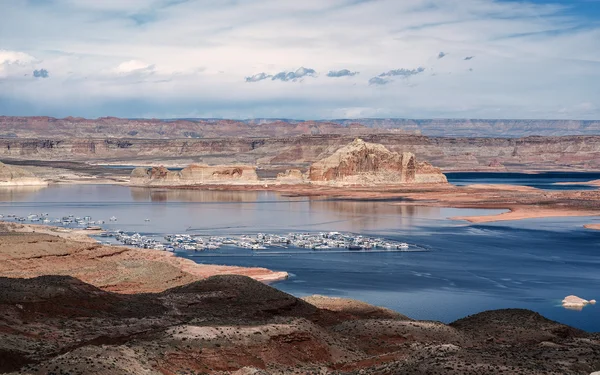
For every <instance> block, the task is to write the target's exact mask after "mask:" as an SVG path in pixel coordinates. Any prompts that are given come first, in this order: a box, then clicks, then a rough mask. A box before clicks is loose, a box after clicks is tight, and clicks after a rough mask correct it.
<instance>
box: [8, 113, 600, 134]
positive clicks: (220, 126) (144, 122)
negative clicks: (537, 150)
mask: <svg viewBox="0 0 600 375" xmlns="http://www.w3.org/2000/svg"><path fill="white" fill-rule="evenodd" d="M381 133H395V134H411V135H419V134H422V135H426V136H432V137H501V138H518V137H526V136H535V135H539V136H563V135H600V120H598V121H582V120H480V119H462V120H461V119H430V120H410V119H385V118H378V119H373V118H366V119H336V120H308V121H304V120H290V119H260V118H259V119H249V120H228V119H214V118H212V119H123V118H116V117H101V118H98V119H84V118H80V117H66V118H63V119H57V118H53V117H44V116H38V117H9V116H0V138H17V137H18V138H39V137H79V138H104V137H116V138H149V139H155V138H170V139H175V138H223V137H225V138H226V137H288V136H299V135H325V134H340V135H363V134H381Z"/></svg>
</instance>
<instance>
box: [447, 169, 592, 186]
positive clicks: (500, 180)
mask: <svg viewBox="0 0 600 375" xmlns="http://www.w3.org/2000/svg"><path fill="white" fill-rule="evenodd" d="M445 174H446V176H447V177H448V182H450V183H452V184H454V185H458V186H464V185H471V184H481V183H485V184H509V185H522V186H531V187H534V188H538V189H544V190H594V189H597V188H598V187H596V186H590V185H586V184H585V183H586V182H589V181H594V180H598V179H600V172H541V173H510V172H450V173H445ZM561 182H576V183H578V184H575V185H560V184H559V183H561Z"/></svg>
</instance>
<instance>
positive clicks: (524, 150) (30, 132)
mask: <svg viewBox="0 0 600 375" xmlns="http://www.w3.org/2000/svg"><path fill="white" fill-rule="evenodd" d="M398 124H403V123H400V122H397V123H390V122H377V123H375V122H368V121H365V123H364V124H361V123H353V124H348V123H344V122H343V121H339V122H290V121H276V122H275V123H273V122H268V121H267V122H261V121H256V122H252V121H246V122H244V121H192V120H189V121H187V120H186V121H184V120H177V121H160V120H123V119H115V118H104V119H98V120H85V119H77V118H67V119H51V118H11V117H2V118H0V131H1V132H2V134H4V138H2V139H0V159H1V160H2V161H3V162H5V164H6V165H7V166H6V167H5V168H4V171H5V173H4V179H5V181H6V184H8V185H10V186H20V184H21V183H23V182H25V181H36V182H37V181H42V182H43V183H50V184H74V183H77V184H96V183H104V184H121V185H129V186H132V187H140V186H141V187H157V188H161V189H164V188H168V189H178V190H180V191H185V190H189V189H193V190H211V191H215V190H216V191H261V190H268V191H274V192H276V193H278V194H282V195H286V196H307V197H330V198H336V199H341V200H374V201H382V202H385V203H386V204H390V205H425V206H437V207H457V208H494V209H504V210H506V212H504V213H501V214H499V215H495V216H487V217H486V216H478V217H456V218H454V219H456V220H466V221H469V222H474V223H477V222H489V221H498V220H519V219H527V218H538V217H552V216H554V217H556V216H564V217H566V216H600V205H598V202H599V201H600V190H598V189H596V190H586V191H577V190H556V191H545V190H540V189H535V188H529V187H518V186H511V185H486V184H481V185H471V186H464V187H459V186H454V185H451V184H448V183H447V179H446V176H445V175H444V174H443V172H444V171H451V170H468V171H476V170H485V171H507V170H512V171H532V172H533V171H536V170H544V169H552V170H562V169H564V170H593V169H600V164H599V163H600V137H598V136H592V135H587V134H588V130H589V129H592V130H593V129H594V127H595V126H597V125H596V124H595V123H593V122H590V123H587V122H586V123H583V122H580V123H577V124H575V123H574V124H573V126H574V127H575V128H576V129H579V131H581V133H582V135H576V136H573V135H568V136H553V137H525V138H518V137H516V138H508V137H507V138H472V137H471V138H450V137H444V138H442V137H431V136H426V135H422V134H421V132H422V130H423V132H424V130H425V129H430V130H429V131H431V132H432V133H435V131H432V130H431V129H435V127H436V126H437V125H435V123H434V122H431V123H420V124H419V123H416V125H415V126H416V128H410V127H399V126H396V125H398ZM267 125H268V126H267ZM472 125H473V124H470V125H469V126H472ZM496 125H497V124H496ZM538 125H539V126H541V127H542V125H541V124H538ZM555 125H556V124H550V125H547V126H555ZM469 126H466V127H465V126H463V125H460V126H458V125H457V128H456V129H457V130H456V131H457V134H458V133H461V132H465V131H466V130H465V129H467V128H468V127H469ZM473 126H483V125H481V124H479V125H473ZM506 126H509V127H511V129H513V130H514V131H515V133H516V135H519V134H517V133H519V130H518V128H519V126H518V124H516V123H510V124H506ZM544 126H546V125H544ZM460 129H462V130H460ZM50 130H52V131H50ZM490 131H491V130H490ZM461 134H462V133H461ZM520 135H523V134H520ZM520 135H519V136H520ZM357 137H360V139H357ZM111 166H112V167H111ZM116 166H121V167H119V168H115V167H116ZM134 167H137V168H134ZM32 179H35V180H32ZM11 184H12V185H11ZM40 188H43V187H40ZM587 227H588V228H590V229H600V228H598V226H597V225H596V224H593V225H589V226H587ZM89 233H90V232H88V231H84V230H68V229H59V228H53V227H47V226H35V225H28V224H27V225H26V224H16V223H3V224H1V225H0V260H1V262H0V372H2V373H10V374H32V375H33V374H36V375H37V374H51V373H52V374H128V373H135V374H138V373H146V374H168V375H172V374H223V375H224V374H238V375H244V374H248V375H249V374H257V375H260V374H396V373H402V374H422V373H431V374H487V373H505V374H589V373H591V372H593V371H598V370H600V336H599V335H598V334H597V333H596V334H592V333H586V332H583V331H580V330H578V329H575V328H572V327H568V326H566V325H563V324H559V323H556V322H553V321H550V320H547V319H546V318H544V317H542V316H541V315H539V314H537V313H534V312H532V311H527V310H517V309H512V310H496V311H487V312H483V313H480V314H477V315H474V316H469V317H465V318H464V319H460V320H458V321H455V322H453V323H450V324H443V323H439V322H431V321H418V320H413V319H411V318H410V317H406V316H404V315H402V314H400V313H398V312H394V311H391V310H388V309H383V308H379V307H375V306H371V305H368V304H366V303H363V302H359V301H353V300H350V299H339V298H328V297H323V296H311V297H306V298H304V299H299V298H296V297H293V296H291V295H288V294H286V293H283V292H281V291H278V290H276V289H274V288H272V287H270V286H268V285H266V284H265V283H269V282H273V281H277V280H281V279H283V278H285V277H287V273H286V272H285V270H268V269H264V268H244V267H229V266H219V265H200V264H196V263H195V262H193V261H190V260H186V259H183V258H178V257H175V256H174V255H173V254H171V253H168V252H162V251H157V250H144V249H133V248H126V247H119V246H102V245H100V244H97V243H95V242H94V241H93V240H91V239H90V238H89V237H87V235H88V234H89Z"/></svg>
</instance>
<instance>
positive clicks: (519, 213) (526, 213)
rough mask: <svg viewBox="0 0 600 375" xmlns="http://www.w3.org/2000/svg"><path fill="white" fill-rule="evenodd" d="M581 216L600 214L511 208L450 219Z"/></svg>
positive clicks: (500, 219) (471, 220) (549, 209)
mask: <svg viewBox="0 0 600 375" xmlns="http://www.w3.org/2000/svg"><path fill="white" fill-rule="evenodd" d="M579 216H600V213H599V212H598V211H582V210H565V209H558V208H538V207H514V208H510V209H509V211H508V212H503V213H501V214H498V215H482V216H455V217H452V218H450V219H452V220H466V221H469V222H471V223H491V222H497V221H512V220H525V219H539V218H548V217H579Z"/></svg>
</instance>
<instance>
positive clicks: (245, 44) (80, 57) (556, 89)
mask: <svg viewBox="0 0 600 375" xmlns="http://www.w3.org/2000/svg"><path fill="white" fill-rule="evenodd" d="M0 7H1V9H2V14H3V18H2V22H1V23H0V35H2V38H1V39H0V115H2V114H5V115H52V116H68V115H76V116H86V117H96V116H106V115H114V116H126V117H150V116H152V117H233V118H248V117H292V118H339V117H426V118H427V117H475V118H479V117H487V118H581V119H595V118H600V25H598V23H597V22H595V21H594V20H595V18H594V17H593V16H592V15H594V14H596V15H597V14H600V2H597V1H596V2H593V1H585V2H583V1H567V0H553V1H550V0H535V1H533V0H531V1H528V0H525V1H519V2H516V1H500V0H403V1H397V0H378V1H366V0H364V1H356V0H331V1H326V2H324V1H317V0H305V1H302V2H297V1H277V0H254V1H227V2H219V1H212V0H175V1H174V0H129V1H116V0H105V1H87V0H44V1H39V0H36V1H9V0H0ZM594 9H596V10H598V12H596V13H594V12H593V10H594ZM596 19H597V18H596ZM42 21H43V22H42ZM73 30H77V32H73ZM440 51H442V52H440ZM298 67H301V68H298ZM35 72H37V73H35ZM358 72H360V74H359V73H358ZM32 78H36V79H32ZM398 103H402V105H398Z"/></svg>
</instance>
